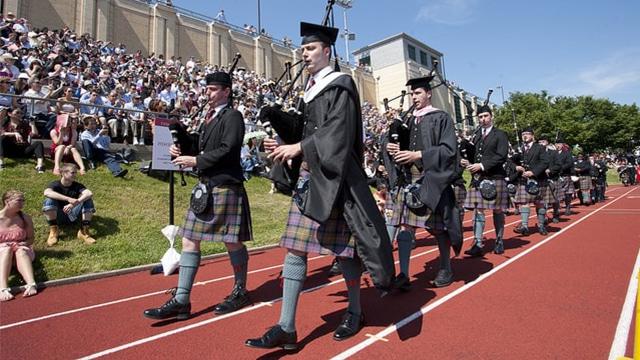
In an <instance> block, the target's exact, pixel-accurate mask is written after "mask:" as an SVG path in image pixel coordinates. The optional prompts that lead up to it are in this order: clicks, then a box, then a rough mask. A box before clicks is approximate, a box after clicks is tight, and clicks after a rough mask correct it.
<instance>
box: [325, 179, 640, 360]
mask: <svg viewBox="0 0 640 360" xmlns="http://www.w3.org/2000/svg"><path fill="white" fill-rule="evenodd" d="M634 190H635V189H632V190H629V191H628V192H626V193H625V194H624V195H627V194H629V193H631V192H633V191H634ZM622 198H623V197H618V198H617V199H615V200H613V201H611V202H609V203H607V204H605V205H603V206H602V207H601V208H600V209H597V210H596V211H594V212H591V213H589V214H587V215H585V216H584V217H582V218H580V219H578V220H577V221H576V222H574V223H572V224H570V225H568V226H567V227H565V228H563V229H562V230H560V231H559V232H557V233H555V234H553V235H551V236H549V237H547V238H546V239H544V240H542V241H540V242H539V243H537V244H535V245H533V246H532V247H530V248H528V249H527V250H524V251H523V252H521V253H519V254H518V255H515V256H514V257H512V258H510V259H509V260H507V261H505V262H503V263H502V264H500V265H498V266H496V267H494V268H493V269H492V270H491V271H489V272H487V273H484V274H482V275H480V276H479V277H478V278H477V279H476V280H475V281H473V282H471V283H468V284H466V285H464V286H462V287H459V288H457V289H456V290H454V291H452V292H451V293H449V294H447V295H445V296H443V297H442V298H440V299H438V300H437V301H435V302H433V303H431V304H429V305H427V306H424V307H422V308H421V309H420V310H418V311H416V312H414V313H413V314H411V315H409V316H407V317H406V318H404V319H402V320H400V321H398V322H397V323H395V324H393V325H391V326H389V327H387V328H385V329H383V330H381V331H380V332H378V333H377V334H375V336H374V337H371V338H368V339H366V340H364V341H362V342H360V343H359V344H357V345H355V346H353V347H351V348H349V349H347V350H345V351H343V352H341V353H339V354H337V355H336V356H334V357H333V358H331V359H332V360H338V359H346V358H348V357H350V356H353V355H355V354H356V353H358V352H359V351H362V350H364V349H365V348H367V347H369V346H371V345H373V344H374V343H375V342H376V341H377V340H376V338H386V337H387V336H389V335H390V334H392V333H393V332H396V331H397V330H398V329H400V328H402V327H404V326H405V325H407V324H409V323H411V322H412V321H414V320H417V319H420V318H422V317H423V316H424V315H426V314H427V313H429V312H431V311H432V310H434V309H436V308H437V307H439V306H440V305H442V304H444V303H446V302H447V301H449V300H451V299H453V298H454V297H456V296H458V295H460V294H462V293H463V292H465V291H467V290H469V289H471V288H472V287H474V286H476V285H478V284H480V283H482V282H483V281H484V280H485V279H487V278H489V277H491V276H492V275H494V274H495V273H496V272H498V271H500V270H502V269H503V268H505V267H506V266H509V265H510V264H511V263H513V262H514V261H516V260H518V259H520V258H522V257H524V256H526V255H528V254H529V253H530V252H532V251H534V250H535V249H537V248H539V247H540V246H542V245H544V244H546V243H548V242H549V241H551V240H553V239H555V238H556V237H557V236H558V235H560V234H562V233H564V232H565V231H567V230H569V229H571V228H572V227H574V226H576V225H578V224H580V223H581V222H583V221H584V220H586V219H588V218H589V217H591V216H592V215H594V214H596V213H597V212H598V211H599V210H601V209H604V208H605V207H607V206H609V205H611V204H614V203H615V202H616V201H618V200H620V199H622Z"/></svg>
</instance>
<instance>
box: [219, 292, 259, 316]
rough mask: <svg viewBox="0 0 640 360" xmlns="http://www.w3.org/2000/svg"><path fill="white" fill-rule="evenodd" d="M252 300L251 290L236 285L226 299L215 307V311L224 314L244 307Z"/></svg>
mask: <svg viewBox="0 0 640 360" xmlns="http://www.w3.org/2000/svg"><path fill="white" fill-rule="evenodd" d="M250 302H251V300H250V299H249V292H248V291H247V289H245V288H244V287H239V286H236V287H234V288H233V291H231V294H230V295H229V296H227V297H226V298H224V301H223V302H221V303H220V304H218V305H216V306H215V307H214V308H213V312H214V313H216V314H218V315H222V314H228V313H230V312H234V311H236V310H239V309H242V308H243V307H245V306H246V305H248V304H249V303H250Z"/></svg>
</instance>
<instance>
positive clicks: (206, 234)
mask: <svg viewBox="0 0 640 360" xmlns="http://www.w3.org/2000/svg"><path fill="white" fill-rule="evenodd" d="M211 193H212V194H211V195H210V196H211V197H212V198H213V199H212V202H211V204H212V205H211V206H209V209H207V211H206V212H204V213H202V214H199V215H196V214H194V213H193V211H191V208H189V210H188V211H187V216H186V218H185V221H184V225H183V226H182V227H181V228H180V229H179V230H178V235H180V236H183V237H185V238H187V239H189V240H191V241H216V242H225V243H238V242H244V241H251V240H253V233H252V229H251V211H250V209H249V199H248V198H247V193H246V191H245V189H244V185H242V184H240V185H237V184H234V185H219V186H216V187H214V188H213V189H212V191H211Z"/></svg>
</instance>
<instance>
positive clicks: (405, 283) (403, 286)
mask: <svg viewBox="0 0 640 360" xmlns="http://www.w3.org/2000/svg"><path fill="white" fill-rule="evenodd" d="M394 286H395V288H396V289H399V290H400V291H402V292H408V291H409V290H411V281H409V278H408V277H407V275H405V274H404V273H400V274H398V276H396V280H395V284H394Z"/></svg>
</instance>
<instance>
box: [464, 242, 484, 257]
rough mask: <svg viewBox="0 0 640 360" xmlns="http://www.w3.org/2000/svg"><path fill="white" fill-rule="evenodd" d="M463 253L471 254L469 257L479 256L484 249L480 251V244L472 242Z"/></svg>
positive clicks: (482, 253)
mask: <svg viewBox="0 0 640 360" xmlns="http://www.w3.org/2000/svg"><path fill="white" fill-rule="evenodd" d="M464 253H465V254H466V255H469V256H471V257H480V256H482V255H484V251H482V248H481V247H480V246H478V244H473V246H472V247H471V249H469V250H465V252H464Z"/></svg>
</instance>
